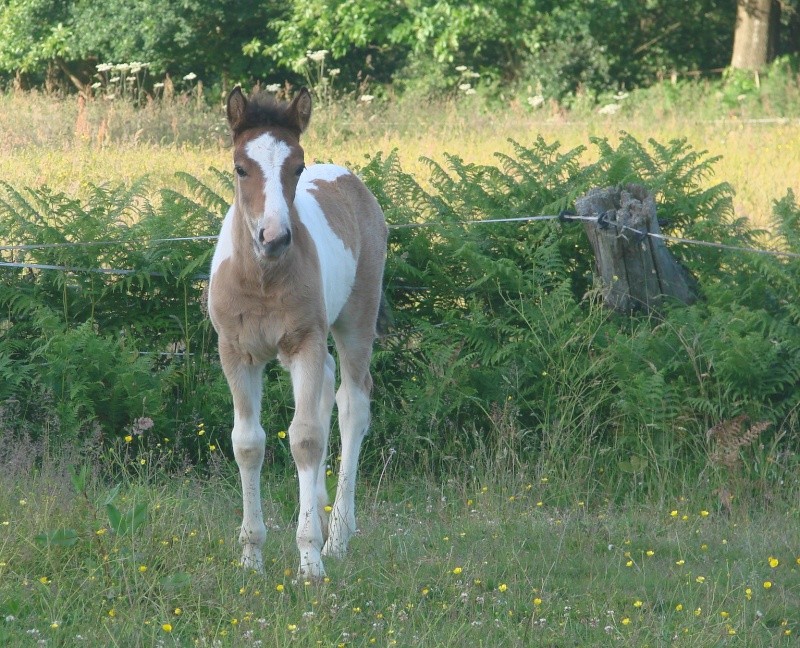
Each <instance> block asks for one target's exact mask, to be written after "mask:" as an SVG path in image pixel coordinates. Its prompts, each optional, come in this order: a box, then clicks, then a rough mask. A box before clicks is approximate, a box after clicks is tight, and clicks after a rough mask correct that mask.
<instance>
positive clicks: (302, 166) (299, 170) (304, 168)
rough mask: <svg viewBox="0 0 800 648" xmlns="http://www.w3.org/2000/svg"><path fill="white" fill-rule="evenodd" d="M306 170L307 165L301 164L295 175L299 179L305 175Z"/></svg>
mask: <svg viewBox="0 0 800 648" xmlns="http://www.w3.org/2000/svg"><path fill="white" fill-rule="evenodd" d="M305 170H306V165H305V164H301V165H300V166H299V167H297V171H295V172H294V174H295V175H296V176H297V177H300V174H301V173H303V171H305Z"/></svg>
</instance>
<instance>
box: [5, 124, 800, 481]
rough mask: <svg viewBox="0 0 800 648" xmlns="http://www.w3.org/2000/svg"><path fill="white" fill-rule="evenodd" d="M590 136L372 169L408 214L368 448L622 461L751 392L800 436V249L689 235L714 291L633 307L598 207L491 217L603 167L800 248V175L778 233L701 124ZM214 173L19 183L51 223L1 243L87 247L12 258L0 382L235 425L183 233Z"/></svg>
mask: <svg viewBox="0 0 800 648" xmlns="http://www.w3.org/2000/svg"><path fill="white" fill-rule="evenodd" d="M592 146H594V147H595V149H596V153H597V155H596V159H597V161H596V162H594V163H592V164H589V165H586V164H584V163H582V162H581V160H582V159H583V157H584V154H585V152H586V151H585V150H584V148H583V147H579V148H576V149H573V150H570V151H566V152H563V151H561V150H560V147H559V146H558V145H557V144H549V143H547V142H545V141H544V140H543V139H541V138H540V139H538V140H537V141H536V142H535V143H534V144H533V145H532V146H530V147H524V146H522V145H520V144H514V152H513V154H511V155H498V156H497V159H498V164H497V165H496V166H493V165H476V164H468V163H466V162H464V161H463V160H461V159H459V158H457V157H455V156H447V157H446V163H445V164H444V165H441V164H437V163H435V162H433V161H431V160H428V161H427V165H428V167H429V169H430V175H429V178H427V179H426V181H425V183H424V184H423V183H422V181H420V180H418V179H416V178H414V177H412V176H410V175H409V174H407V173H405V172H404V171H403V169H402V168H401V166H400V164H399V162H398V158H397V155H396V154H394V153H392V154H390V155H388V156H385V157H384V156H383V155H380V154H379V155H377V156H375V157H373V158H372V159H371V160H369V162H368V163H367V164H366V166H364V167H363V168H362V169H361V175H362V177H363V178H364V179H365V181H366V182H367V183H368V184H369V186H370V187H371V188H372V190H373V191H374V193H375V195H376V196H377V198H378V200H379V202H380V203H381V205H382V206H383V208H384V210H385V213H386V216H387V220H388V221H389V223H390V224H391V225H392V227H393V229H392V231H391V237H390V244H389V245H390V249H389V258H388V263H387V270H386V278H385V279H386V292H387V296H388V297H389V300H390V302H391V305H392V309H393V312H394V319H395V326H394V328H393V330H392V331H391V332H390V333H389V335H388V336H386V337H385V338H384V339H383V340H382V341H381V342H380V343H379V345H378V347H377V349H376V353H375V358H374V365H375V366H374V371H373V374H374V376H375V382H376V388H375V405H374V417H373V421H374V423H373V427H372V437H371V441H370V444H369V445H368V454H369V452H370V450H371V452H372V453H373V456H372V459H368V460H367V461H368V462H370V461H372V462H375V463H377V462H378V461H379V459H378V457H377V455H382V453H383V451H384V449H386V448H394V449H395V450H397V451H398V452H399V453H400V456H402V457H404V458H405V460H406V461H412V460H419V459H422V460H428V461H430V462H432V465H434V466H436V465H440V462H442V461H447V460H448V458H452V457H462V456H470V455H471V454H472V453H480V452H486V453H488V454H489V455H490V456H495V455H498V456H499V455H503V456H506V457H508V458H516V459H514V460H522V459H523V458H532V457H537V458H538V460H539V461H541V462H542V463H543V465H545V466H550V468H551V469H553V470H564V471H569V470H570V468H571V467H572V468H574V465H573V463H574V461H575V460H574V457H578V456H580V457H583V460H588V458H589V457H591V456H592V454H593V453H594V452H597V449H598V448H606V449H610V448H613V449H614V451H615V454H613V455H611V456H609V457H608V461H609V462H610V463H611V464H612V465H615V466H619V467H620V468H621V469H622V470H625V469H626V468H625V467H631V466H634V467H635V466H641V467H642V469H643V470H649V469H651V468H652V469H656V466H657V463H654V462H646V463H643V461H644V459H645V458H646V457H647V456H648V455H649V454H650V453H654V452H667V453H673V454H675V456H681V455H683V456H686V457H689V456H692V455H696V453H697V451H698V448H701V447H702V446H703V444H704V435H705V432H706V430H708V428H709V427H711V426H712V425H715V424H717V423H719V422H720V421H724V420H728V419H732V418H735V417H737V416H739V415H743V414H744V415H747V416H748V417H750V418H751V419H752V420H754V421H769V422H771V423H772V424H773V427H772V430H773V434H776V435H777V436H780V435H786V434H787V433H788V434H789V436H788V437H787V438H789V439H790V440H792V441H793V442H794V441H795V440H796V439H795V435H796V430H795V427H796V424H797V421H796V419H797V417H796V415H795V414H794V412H796V410H797V408H798V405H800V403H799V402H798V398H799V396H798V394H800V391H798V389H797V385H798V381H799V380H800V333H798V326H797V325H798V322H800V309H798V308H797V306H796V300H795V299H794V292H795V287H796V285H797V281H798V279H800V277H798V272H800V270H799V268H800V265H798V262H797V261H796V259H793V258H781V257H773V256H766V255H757V254H750V253H743V252H736V251H731V250H725V249H716V248H709V247H703V246H696V245H691V244H687V243H671V244H670V249H671V250H672V252H673V253H674V254H675V255H676V256H677V257H678V258H679V259H680V261H681V262H682V263H683V264H684V265H685V266H686V267H687V268H688V269H689V270H690V271H691V272H692V273H693V274H694V276H695V280H696V283H697V290H698V293H699V296H700V299H699V300H698V302H697V303H695V304H694V305H692V306H688V307H687V306H678V305H674V306H673V305H667V306H666V307H665V308H664V309H663V310H662V311H661V312H659V313H657V314H652V315H649V316H645V315H638V316H624V317H623V316H621V315H617V314H614V313H611V312H609V311H608V310H607V309H606V308H604V307H603V306H602V304H601V292H600V290H599V288H598V286H596V285H595V280H594V279H593V260H592V255H591V252H590V248H589V245H588V242H587V240H586V237H585V234H584V230H583V226H582V225H581V224H579V223H575V222H569V221H566V222H561V221H559V220H549V221H544V222H530V223H508V222H506V223H492V224H480V223H474V222H472V221H481V220H487V219H506V218H509V217H511V218H513V217H520V216H530V215H536V214H546V215H555V214H558V213H560V212H561V211H562V210H564V209H568V208H570V207H571V206H572V205H573V204H574V201H575V199H576V198H578V197H579V196H581V195H583V194H584V193H585V192H586V191H588V189H590V188H592V187H601V186H607V185H612V184H621V183H627V182H639V183H643V184H645V185H646V186H647V187H648V188H649V189H650V190H651V191H652V192H653V193H654V195H655V196H656V199H657V202H658V209H659V215H660V217H661V219H662V231H663V232H665V233H666V234H674V235H680V236H682V237H689V238H695V239H699V240H705V241H717V242H720V243H724V244H727V245H735V246H752V245H756V244H758V245H760V246H763V245H769V246H772V247H775V248H778V249H783V250H787V251H793V252H797V251H798V250H800V227H798V223H799V222H800V213H799V212H798V207H797V205H796V203H795V201H794V196H793V195H792V194H789V195H787V196H786V197H785V198H784V199H783V200H781V201H779V202H778V203H776V206H775V218H776V223H775V227H774V228H773V234H772V235H771V238H770V237H769V236H768V235H767V234H766V233H765V232H754V231H751V230H749V229H747V227H746V225H745V223H744V222H742V221H740V220H736V219H735V218H734V217H733V213H732V209H731V197H732V191H731V188H730V187H729V186H728V185H726V184H719V185H716V186H710V187H708V186H707V185H706V184H705V178H706V176H707V175H708V174H709V173H710V172H711V170H712V168H713V163H714V161H715V160H714V159H713V158H708V157H707V156H706V155H705V154H704V153H702V152H699V151H696V150H694V149H693V148H692V147H691V146H689V145H688V144H687V143H686V142H685V141H683V140H676V141H672V142H669V143H667V144H660V143H658V142H655V141H650V142H649V143H648V144H647V145H644V144H642V143H640V142H638V141H637V140H635V139H634V138H633V137H631V136H630V135H627V134H623V135H622V137H621V138H620V141H619V143H618V144H616V145H612V144H611V143H610V142H609V141H607V140H603V139H597V140H593V141H592ZM217 179H218V183H217V185H218V186H216V187H211V186H207V185H205V184H203V183H200V182H199V181H197V180H196V179H194V178H192V177H190V176H185V175H184V176H181V181H182V182H183V184H184V186H185V187H186V189H184V190H183V191H182V192H179V191H174V190H164V191H162V193H161V196H160V200H159V202H158V203H156V202H154V201H151V200H150V199H148V197H147V184H146V182H145V181H141V182H139V183H135V184H134V185H133V186H132V187H131V188H129V189H123V188H122V187H116V188H114V187H111V188H109V187H96V188H95V189H94V190H93V192H92V194H91V197H90V198H89V199H88V200H87V201H85V202H80V201H75V200H73V199H70V198H69V197H67V196H65V195H62V194H54V193H52V192H50V191H48V190H47V189H46V188H42V189H38V190H25V191H23V192H20V191H16V190H15V189H14V188H12V187H10V186H7V185H5V186H4V187H3V191H2V196H0V198H1V199H0V208H1V209H2V211H1V212H0V219H2V226H3V230H4V231H5V232H7V235H6V236H7V239H6V242H7V243H9V244H12V245H13V244H31V243H36V244H38V245H37V246H34V247H28V248H26V249H16V250H13V251H12V250H9V251H6V252H4V257H3V258H4V260H8V261H11V260H13V261H17V262H19V261H24V262H26V263H32V264H39V265H42V266H47V265H54V266H59V267H67V268H70V269H71V270H68V271H55V270H45V269H36V268H31V269H17V268H4V269H2V271H0V308H2V319H0V339H1V340H2V342H3V344H2V351H0V377H2V380H0V390H2V394H0V395H2V399H3V400H4V401H5V402H11V401H13V402H15V403H18V407H19V409H20V411H21V416H22V418H23V419H25V420H36V419H37V417H41V416H42V413H41V407H40V404H41V403H51V404H52V409H53V410H54V412H55V414H54V415H55V417H56V420H57V424H48V425H47V426H40V428H39V429H40V430H44V429H47V430H50V432H49V433H50V434H51V435H53V434H55V435H58V436H61V437H63V438H67V439H69V438H75V437H76V436H77V435H78V434H79V433H81V432H82V431H85V430H86V429H87V428H88V427H89V426H94V425H96V426H98V427H99V429H100V430H101V432H102V434H103V435H105V436H107V437H109V438H112V439H113V438H114V437H116V438H120V437H128V438H129V439H135V443H133V444H132V445H131V446H130V448H131V451H132V452H133V453H134V455H136V453H142V456H145V454H146V452H147V451H148V448H151V447H152V446H151V445H150V446H149V445H148V444H149V443H151V442H155V441H159V440H161V439H163V440H164V442H165V443H166V442H169V443H170V444H172V446H170V447H175V448H183V449H185V450H188V451H190V453H191V455H192V456H193V457H195V456H196V457H197V458H199V459H201V460H204V459H206V458H207V457H208V453H209V452H210V451H211V446H217V447H220V448H223V449H224V448H227V447H228V431H229V428H230V419H231V405H230V397H229V393H228V389H227V386H226V384H225V381H224V378H223V376H222V372H221V370H220V368H219V365H218V360H217V355H216V348H215V344H214V336H213V331H212V330H211V327H210V325H209V323H208V320H207V318H206V316H205V313H204V312H203V301H204V298H203V290H204V280H203V278H202V277H203V274H204V272H205V268H206V267H207V265H208V262H209V256H210V254H211V246H210V244H209V243H208V242H207V241H197V240H191V241H173V242H164V241H163V239H167V238H172V237H184V236H185V237H192V236H197V235H213V234H216V232H217V231H218V227H219V223H220V216H221V214H222V213H223V212H224V211H225V209H226V207H227V204H228V199H229V198H228V197H229V196H230V193H231V184H230V178H229V177H228V175H227V174H222V173H218V176H217ZM64 243H70V244H72V245H69V246H66V247H65V246H62V245H63V244H64ZM56 244H57V245H56ZM111 269H118V270H124V271H125V273H124V274H113V273H111V272H109V270H111ZM264 399H265V403H266V404H268V405H267V406H266V407H265V408H264V410H265V414H264V421H263V424H264V427H265V429H267V430H269V431H270V432H269V434H268V457H269V460H271V461H278V462H282V461H285V460H288V457H289V454H288V451H287V448H286V447H285V441H282V440H281V439H280V438H279V436H278V435H277V434H275V433H276V432H277V431H279V430H285V429H286V427H287V426H288V423H289V421H290V419H291V415H292V404H291V389H290V387H289V385H288V380H287V378H286V376H285V375H284V374H283V372H281V371H280V369H279V368H277V367H276V368H271V369H270V370H269V371H268V375H267V380H266V390H265V396H264ZM145 421H151V422H152V424H153V426H154V432H153V433H148V434H142V432H143V431H144V430H145V429H147V427H148V426H146V425H145ZM15 429H16V428H15ZM334 453H335V450H334ZM633 457H639V459H634V458H633ZM634 472H636V471H634Z"/></svg>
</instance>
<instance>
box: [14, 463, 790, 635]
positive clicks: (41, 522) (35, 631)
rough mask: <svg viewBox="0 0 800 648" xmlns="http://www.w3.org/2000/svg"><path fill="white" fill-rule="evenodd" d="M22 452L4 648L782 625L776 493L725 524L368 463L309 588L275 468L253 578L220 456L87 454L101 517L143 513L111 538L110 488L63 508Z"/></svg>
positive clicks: (527, 485)
mask: <svg viewBox="0 0 800 648" xmlns="http://www.w3.org/2000/svg"><path fill="white" fill-rule="evenodd" d="M32 458H33V453H32V452H31V451H27V453H26V452H25V451H21V452H18V453H16V454H15V455H14V456H13V458H12V457H11V456H10V455H9V454H8V453H6V454H5V459H6V460H9V459H12V460H11V461H9V462H8V463H7V464H6V465H7V466H9V467H10V469H8V468H7V469H6V470H4V472H3V475H2V477H0V486H2V494H0V602H2V603H1V604H0V611H2V617H0V643H2V645H4V646H29V645H48V646H73V645H104V646H155V645H163V646H193V645H201V646H203V645H208V646H289V645H301V646H314V645H321V646H369V645H379V646H394V645H396V646H499V645H504V646H506V645H507V646H531V645H534V646H601V645H622V646H637V647H640V646H663V645H676V646H687V647H688V646H693V647H694V646H717V645H736V646H781V645H785V646H789V645H794V642H795V639H796V636H797V634H798V633H799V632H800V612H799V611H800V519H798V511H797V509H796V507H794V506H793V502H792V501H790V500H780V499H779V500H775V501H773V502H772V505H771V506H770V507H769V508H764V507H763V506H761V505H759V504H757V501H756V500H752V501H750V500H748V501H742V502H741V503H739V504H737V506H736V507H735V509H734V512H733V514H731V515H726V514H725V513H724V512H723V511H722V510H721V509H720V507H719V506H718V503H717V502H715V499H717V498H715V497H714V496H713V495H712V494H710V493H707V492H704V491H703V490H702V489H697V488H695V487H693V486H692V485H691V484H689V483H686V484H684V485H682V489H683V492H684V493H685V494H684V495H683V496H680V495H678V496H675V497H671V498H667V499H660V498H655V499H653V500H650V501H641V500H640V499H639V498H637V497H635V496H634V494H633V492H632V493H631V497H630V498H629V499H628V501H627V503H623V504H613V503H611V502H610V501H609V499H608V498H607V497H606V496H605V495H604V493H603V490H602V488H599V489H594V488H593V489H591V491H590V492H581V491H580V490H578V489H577V488H576V487H575V482H559V481H557V480H554V479H551V478H550V477H549V476H548V475H538V476H534V475H533V474H526V473H525V471H524V470H523V471H520V472H515V471H510V470H507V469H501V470H492V469H491V467H490V466H483V467H481V468H474V467H473V470H472V471H470V470H469V469H468V468H467V467H466V466H463V467H462V468H461V469H459V471H458V473H454V474H451V475H450V476H445V477H442V478H433V477H431V476H426V475H402V474H398V473H395V472H394V471H393V470H392V469H391V467H389V470H388V471H387V472H386V474H384V475H383V476H382V479H381V478H379V477H378V476H371V477H367V478H366V479H365V481H364V482H363V484H362V487H361V488H360V491H359V503H360V528H361V531H360V533H359V534H358V535H357V537H356V538H355V539H354V541H353V542H352V544H351V549H350V555H349V556H348V557H347V558H345V559H344V560H341V561H334V560H331V559H329V560H328V564H327V567H328V578H327V579H326V581H325V582H324V583H320V584H315V583H310V582H305V581H303V580H299V581H298V580H297V578H296V573H295V569H296V562H297V557H296V552H295V548H294V516H295V515H296V510H295V495H294V490H295V479H294V477H293V476H292V475H281V474H273V475H270V476H269V477H268V478H266V479H265V481H264V497H265V518H266V521H267V526H268V528H269V532H268V538H267V544H266V546H265V554H264V555H265V562H266V563H267V566H266V572H265V574H263V575H260V574H256V573H248V572H246V571H244V570H242V569H241V567H240V566H239V565H238V556H239V554H238V546H237V542H236V541H235V537H236V527H237V524H238V522H239V515H240V514H239V511H238V509H239V506H240V500H239V498H238V495H237V493H238V488H237V483H236V482H237V480H236V477H235V474H234V471H233V470H232V469H231V465H230V462H223V463H221V464H219V465H218V466H217V469H216V470H215V471H212V472H213V474H212V475H211V476H210V477H208V476H204V477H200V476H199V475H198V476H195V475H194V474H193V473H192V471H189V472H186V473H177V474H172V475H170V478H169V479H164V475H163V473H161V471H160V468H159V461H158V456H157V455H152V454H151V455H149V456H148V457H147V461H145V463H144V464H143V465H142V464H140V463H139V461H138V460H137V461H136V462H131V461H129V459H128V458H127V454H126V451H125V449H121V450H119V449H118V451H117V452H116V453H109V454H107V455H105V457H104V458H103V460H104V461H106V462H108V463H109V464H111V465H113V466H114V468H116V469H120V468H122V467H125V466H126V465H127V468H128V470H129V476H128V477H124V478H120V483H121V488H120V490H119V492H118V494H117V495H116V497H115V498H114V499H113V500H112V501H113V502H114V504H115V505H116V506H117V507H118V508H119V510H120V511H121V512H122V513H123V515H125V514H126V512H127V511H129V510H131V509H133V508H134V507H136V506H139V507H141V508H143V505H144V506H146V511H147V514H146V518H143V522H142V524H141V526H139V527H138V528H136V529H135V530H133V531H131V532H125V531H124V530H123V531H122V532H120V533H114V532H113V530H112V525H111V523H110V522H109V519H107V516H106V513H105V510H104V502H106V501H108V500H109V499H110V496H109V493H110V491H111V490H112V489H111V488H110V486H109V485H103V484H101V483H98V482H95V481H94V480H91V479H89V480H88V483H87V485H86V489H85V495H79V494H76V493H75V492H71V489H70V488H69V487H65V483H67V482H68V481H69V477H68V476H67V474H66V468H65V465H64V463H65V462H63V461H50V460H47V459H45V460H44V462H43V463H42V464H41V467H40V468H39V469H34V466H35V463H34V462H32ZM632 487H633V488H632V491H635V485H633V484H632ZM794 488H795V489H796V485H795V486H794ZM794 493H795V494H796V490H794ZM112 496H113V493H112ZM790 499H791V498H790ZM717 501H718V500H717ZM59 529H61V530H69V532H74V535H70V533H69V532H68V531H61V532H60V533H61V536H60V537H59V536H58V535H57V533H55V532H57V531H58V530H59ZM47 533H49V534H50V536H51V539H52V542H51V543H50V544H49V545H48V544H47V543H46V542H45V541H44V540H43V538H41V537H40V538H38V540H37V539H36V538H37V536H40V535H41V534H47Z"/></svg>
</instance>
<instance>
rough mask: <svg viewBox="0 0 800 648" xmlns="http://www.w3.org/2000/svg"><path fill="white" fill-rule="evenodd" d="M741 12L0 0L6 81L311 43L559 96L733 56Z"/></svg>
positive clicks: (297, 61) (588, 5) (246, 55)
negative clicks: (461, 72) (459, 69)
mask: <svg viewBox="0 0 800 648" xmlns="http://www.w3.org/2000/svg"><path fill="white" fill-rule="evenodd" d="M780 5H781V7H782V8H783V11H782V13H781V20H782V21H783V23H785V25H788V26H792V28H791V29H787V30H785V33H786V34H787V36H786V37H785V38H784V39H783V41H782V42H783V45H781V44H780V43H779V46H778V50H777V53H781V50H783V51H785V50H786V49H790V50H791V49H792V48H794V47H795V45H796V43H795V41H796V40H797V38H796V35H797V33H798V30H797V13H796V11H795V8H796V7H795V5H796V0H786V1H784V2H781V3H780ZM736 11H737V2H736V0H693V1H691V2H690V1H681V2H675V0H646V1H644V2H642V1H641V0H590V1H588V2H587V1H586V0H559V1H557V0H475V1H473V2H459V1H458V0H391V1H390V2H386V1H385V0H294V1H293V2H291V3H277V2H274V1H272V0H261V1H254V2H248V3H242V2H237V1H236V0H182V1H181V2H172V1H170V0H106V1H105V2H96V1H88V0H3V1H1V2H0V78H2V79H5V80H6V82H9V81H11V80H12V79H16V80H17V82H18V83H21V84H23V85H38V84H41V83H42V82H44V81H45V80H46V79H48V78H51V79H52V78H57V77H61V78H69V79H71V80H72V82H73V83H75V84H76V85H79V86H80V85H81V84H86V85H88V84H90V83H91V82H92V81H93V75H94V74H95V73H96V65H98V64H100V63H104V62H114V63H121V62H132V61H141V62H146V63H148V64H149V66H150V67H149V69H150V70H151V71H152V72H154V73H155V74H156V75H161V74H170V75H172V76H178V75H180V76H182V75H185V74H187V73H189V72H193V73H195V74H197V75H198V77H199V78H201V79H202V80H203V82H204V83H205V84H206V85H212V86H220V87H222V88H225V87H228V86H230V85H231V84H232V83H235V82H253V81H256V80H258V81H262V82H264V83H284V82H286V81H288V82H291V83H295V82H298V81H301V80H302V78H303V77H302V63H301V61H303V60H304V59H305V57H306V55H307V53H308V52H309V51H319V50H326V51H328V52H329V58H328V59H327V61H328V63H329V65H330V66H331V67H336V68H338V69H339V70H340V77H339V78H340V79H341V82H342V83H354V84H355V83H359V82H362V83H363V81H364V80H365V79H372V80H374V81H376V82H379V83H395V84H397V85H398V86H399V87H401V88H405V89H407V88H410V87H417V88H419V89H422V90H424V91H428V92H431V91H433V92H436V91H441V90H443V89H445V88H447V87H452V83H453V76H454V75H453V69H454V68H455V67H457V66H465V67H466V68H467V69H469V70H470V71H472V72H473V73H474V74H480V79H481V81H480V83H481V84H484V85H488V86H491V85H492V84H500V83H503V84H507V83H515V82H524V83H526V84H527V85H532V86H535V87H536V88H538V89H539V90H540V92H541V94H543V95H544V96H546V97H554V98H557V99H562V98H564V97H565V96H568V95H570V94H574V93H576V92H578V91H581V90H584V91H590V92H601V91H605V90H619V89H628V88H633V87H639V86H643V85H647V84H649V83H652V82H653V81H654V80H656V79H658V78H660V77H661V76H664V75H669V74H671V73H672V72H685V71H704V70H709V69H716V68H722V67H725V66H727V65H728V63H729V62H730V59H731V50H732V46H733V35H734V31H735V25H736ZM476 78H477V77H476Z"/></svg>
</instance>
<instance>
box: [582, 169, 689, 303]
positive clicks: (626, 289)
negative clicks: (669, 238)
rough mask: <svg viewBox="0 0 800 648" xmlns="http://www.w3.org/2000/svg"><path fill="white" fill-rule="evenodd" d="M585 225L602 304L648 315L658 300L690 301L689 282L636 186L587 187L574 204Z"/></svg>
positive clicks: (647, 197)
mask: <svg viewBox="0 0 800 648" xmlns="http://www.w3.org/2000/svg"><path fill="white" fill-rule="evenodd" d="M575 208H576V210H577V212H578V215H579V216H583V217H590V218H595V219H598V220H597V221H586V222H585V228H586V234H587V236H588V237H589V242H590V243H591V245H592V249H593V250H594V255H595V263H596V267H597V272H598V274H599V275H600V278H601V279H602V282H603V286H604V295H605V302H606V305H607V306H610V307H611V308H613V309H615V310H617V311H620V312H631V311H634V310H642V309H643V310H646V311H649V310H651V309H653V308H654V307H656V306H657V305H658V304H659V302H661V301H662V300H663V299H664V297H671V298H673V299H677V300H679V301H681V302H683V303H685V304H690V303H692V302H693V301H694V300H695V299H696V296H695V292H694V290H693V286H694V279H693V278H692V276H691V275H690V274H689V272H688V271H687V270H686V269H685V268H684V267H683V266H681V265H680V264H679V263H678V262H677V260H676V259H675V258H674V257H673V256H672V254H671V253H670V251H669V250H668V249H667V247H666V245H665V244H664V241H663V239H660V238H655V237H652V236H648V235H647V233H653V234H660V233H661V230H660V228H659V226H658V219H657V218H656V201H655V199H654V198H653V196H652V194H650V192H648V191H647V189H646V188H645V187H643V186H641V185H635V184H630V185H625V186H622V187H607V188H605V189H592V190H591V191H589V192H588V193H587V194H586V195H585V196H582V197H581V198H578V199H577V200H576V201H575Z"/></svg>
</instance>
